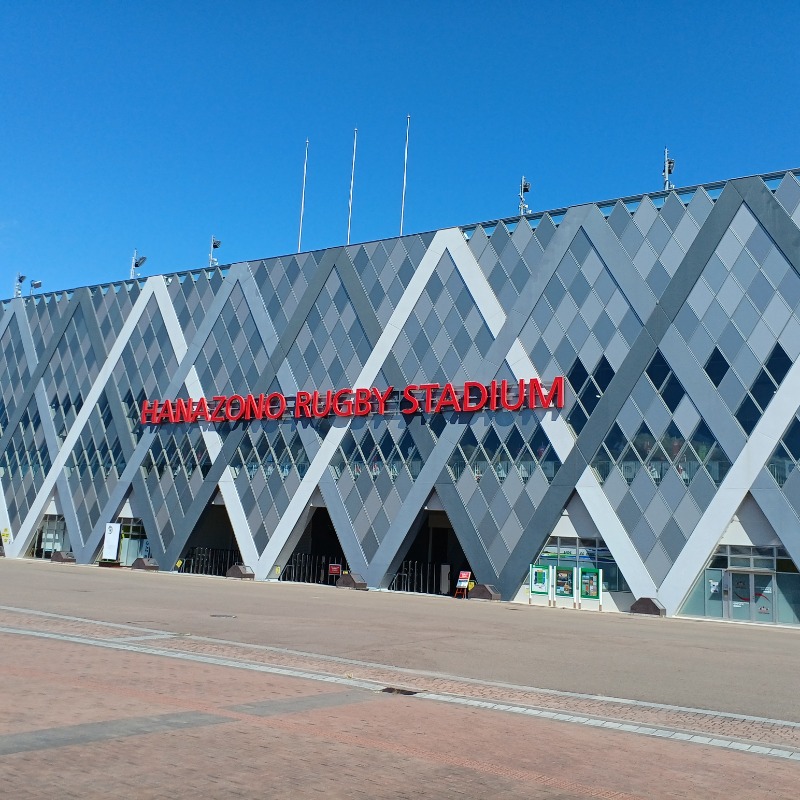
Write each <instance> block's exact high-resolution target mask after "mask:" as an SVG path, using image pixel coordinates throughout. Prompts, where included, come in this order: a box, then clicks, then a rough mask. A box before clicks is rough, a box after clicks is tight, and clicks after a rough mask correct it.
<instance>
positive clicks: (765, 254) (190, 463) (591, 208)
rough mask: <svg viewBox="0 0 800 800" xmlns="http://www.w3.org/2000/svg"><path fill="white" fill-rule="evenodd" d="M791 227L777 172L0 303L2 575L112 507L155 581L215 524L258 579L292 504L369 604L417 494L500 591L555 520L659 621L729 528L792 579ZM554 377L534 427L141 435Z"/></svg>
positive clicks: (392, 425) (458, 424)
mask: <svg viewBox="0 0 800 800" xmlns="http://www.w3.org/2000/svg"><path fill="white" fill-rule="evenodd" d="M798 223H800V178H799V177H798V173H797V172H789V173H786V174H782V175H770V176H763V177H754V178H745V179H736V180H732V181H728V182H726V183H723V184H714V185H709V186H699V187H693V188H691V189H688V190H678V191H671V192H666V193H664V192H659V193H655V194H652V195H644V196H642V197H637V198H626V199H624V200H619V201H613V202H610V203H601V204H589V205H584V206H577V207H575V208H571V209H567V210H565V211H560V212H558V213H544V214H532V215H528V216H526V217H521V218H515V219H509V220H501V221H497V222H493V223H487V224H482V225H473V226H466V227H463V228H453V229H446V230H442V231H437V232H434V233H428V234H421V235H415V236H406V237H402V238H398V239H389V240H385V241H379V242H371V243H367V244H362V245H353V246H348V247H343V248H331V249H328V250H324V251H319V252H314V253H302V254H298V255H291V256H284V257H280V258H273V259H265V260H263V261H258V262H248V263H241V264H234V265H231V266H229V267H223V268H214V269H209V270H205V269H204V270H198V271H195V272H187V273H180V274H173V275H165V276H154V277H151V278H147V279H137V280H132V281H125V282H121V283H116V284H109V285H102V286H93V287H88V288H84V289H76V290H74V291H69V292H59V293H54V294H48V295H40V296H35V297H23V298H15V299H13V300H8V301H5V302H4V303H3V304H2V315H1V316H0V376H2V378H3V396H2V398H0V453H2V456H1V457H0V473H1V474H0V484H2V492H1V493H0V526H1V527H2V528H3V530H4V533H5V536H4V539H5V540H6V546H5V550H6V555H9V556H23V555H25V554H26V553H27V552H29V551H30V550H31V547H32V542H33V541H34V540H35V538H36V536H37V532H38V531H39V530H40V528H41V526H42V524H43V520H44V519H45V518H47V519H51V518H53V516H54V514H55V516H56V517H58V518H59V519H63V522H64V525H65V529H66V536H67V537H68V540H69V544H70V546H71V548H72V550H73V551H74V552H75V554H76V556H77V557H78V560H79V561H85V562H90V561H92V560H94V559H95V558H96V557H97V553H98V550H99V547H100V545H101V540H102V535H103V530H104V526H105V524H106V523H107V522H109V521H112V520H114V519H116V518H117V517H118V516H119V515H120V513H121V509H122V508H123V506H126V507H129V508H130V509H131V513H132V514H133V515H135V516H136V517H137V518H139V519H141V521H142V524H143V526H144V529H145V531H146V533H147V537H148V540H149V543H150V548H151V552H152V555H153V556H154V557H155V558H156V559H158V560H159V562H160V564H161V566H162V568H172V566H173V565H174V563H175V561H176V559H177V558H178V557H180V556H181V555H182V554H183V553H184V551H185V549H186V546H187V542H188V541H189V538H190V536H191V535H192V532H193V531H194V530H195V528H196V526H197V525H198V521H199V520H201V518H202V516H203V513H204V510H205V509H207V508H208V506H209V504H210V503H212V502H218V503H219V502H221V503H224V505H225V506H226V509H227V511H228V516H229V518H230V521H231V525H232V528H233V532H234V535H235V538H236V544H237V546H238V549H239V551H240V552H241V554H242V557H243V558H244V559H245V560H246V561H247V563H249V564H250V565H251V566H253V568H254V569H255V571H256V574H257V576H258V577H259V578H267V577H273V576H274V575H275V574H276V571H275V568H276V567H281V566H282V565H283V564H285V563H286V559H287V558H288V556H289V555H290V554H291V551H292V547H293V546H294V544H296V543H297V541H298V539H299V536H300V535H301V534H302V532H303V530H304V529H305V526H306V525H307V524H308V517H309V511H308V508H309V505H310V503H311V501H312V498H313V502H314V504H316V505H324V506H326V507H327V509H328V512H329V514H330V518H331V520H332V524H333V527H334V529H335V533H336V536H337V537H338V540H339V542H340V544H341V547H342V549H343V551H344V555H345V557H346V559H347V562H348V563H349V564H350V565H351V567H352V568H353V569H354V570H357V571H360V572H362V573H363V574H364V576H365V578H366V580H367V582H368V583H369V584H370V585H371V586H374V587H385V586H387V585H388V583H389V581H390V580H391V577H392V576H393V574H394V572H395V571H396V570H397V566H398V564H399V562H400V561H401V560H402V559H403V558H404V556H405V552H406V550H407V548H408V546H409V541H410V538H413V535H415V534H414V532H415V531H416V530H417V529H418V526H419V519H420V515H421V514H423V513H424V512H425V511H426V509H427V507H428V503H429V502H431V501H432V500H433V499H434V498H435V501H436V503H437V505H436V506H435V507H436V508H439V509H441V510H442V511H443V512H444V513H445V514H446V515H447V518H448V520H449V522H450V524H451V525H452V529H453V532H454V534H455V536H456V538H457V539H458V542H459V544H460V546H461V548H462V549H463V552H464V553H465V555H466V557H467V558H468V560H469V563H470V564H471V566H472V567H473V569H474V571H475V573H476V577H477V579H478V580H479V581H481V582H484V583H489V584H494V585H496V586H497V587H498V588H499V589H500V590H501V592H502V594H503V596H504V597H506V598H508V597H511V596H513V594H514V593H515V592H516V591H517V589H518V588H519V586H520V584H521V583H522V581H523V580H524V578H525V575H526V573H527V565H528V564H529V563H530V562H531V561H532V560H534V559H536V558H537V557H538V556H539V554H540V553H541V552H542V550H543V548H544V547H545V545H546V544H547V543H548V540H549V539H550V537H551V536H556V535H559V534H558V533H557V527H558V525H559V524H560V523H559V521H560V520H561V518H562V516H564V515H570V514H572V515H573V516H575V517H576V518H577V517H578V516H580V517H582V518H583V517H585V526H586V530H587V531H588V530H591V531H592V532H593V533H592V535H593V536H597V535H599V536H601V537H602V538H603V539H604V540H605V543H606V545H607V546H608V548H609V549H610V551H611V555H612V556H613V557H614V559H615V560H616V564H617V565H618V567H619V569H620V571H621V573H622V574H623V575H624V577H625V580H626V581H627V583H628V584H629V585H630V587H631V589H632V591H633V594H634V595H635V596H653V597H656V596H657V597H659V598H660V599H661V600H662V602H664V604H665V605H666V606H667V608H668V609H669V611H670V613H676V612H677V611H678V610H679V609H680V607H681V605H682V604H683V603H684V600H685V599H686V597H687V595H688V594H689V592H690V590H691V588H692V585H693V583H694V582H695V580H696V578H697V577H698V576H699V575H700V574H701V572H702V571H703V569H704V568H706V565H707V564H708V563H709V559H711V558H712V555H713V553H714V552H715V548H717V547H718V546H719V543H720V541H721V540H722V537H723V535H724V534H725V531H726V529H727V527H728V526H729V524H730V523H731V521H732V520H734V519H736V518H737V517H736V515H737V512H738V510H739V509H740V507H743V508H756V507H757V508H758V509H759V512H758V514H757V515H756V514H753V513H751V514H750V516H751V517H752V518H756V517H758V519H759V520H764V521H765V522H763V524H764V525H768V526H771V528H772V530H773V532H776V533H775V536H776V537H778V538H779V539H780V542H779V545H780V548H783V550H785V551H786V553H787V558H790V559H791V560H793V561H794V563H800V503H799V502H798V500H797V498H798V496H800V477H798V476H799V475H800V467H799V466H798V465H800V408H799V407H798V406H799V404H798V400H797V398H798V396H800V394H798V390H799V389H800V368H796V361H797V357H798V355H800V229H799V228H798ZM560 376H563V377H564V379H565V384H564V385H565V393H564V401H565V402H564V407H563V408H562V409H559V410H558V411H557V412H556V411H554V410H552V409H551V410H543V409H530V408H527V407H525V406H523V407H522V408H520V409H519V410H509V409H504V408H498V409H497V410H494V411H490V410H488V409H486V408H484V409H483V410H481V411H478V412H462V411H458V410H450V409H448V410H445V411H443V412H441V413H434V412H430V413H429V412H425V411H422V412H418V413H414V414H403V413H401V408H400V400H399V399H398V398H393V399H392V400H390V401H389V406H388V408H387V411H386V413H385V414H382V415H378V414H373V415H368V416H363V417H350V418H340V417H335V416H333V415H328V416H325V417H322V418H319V419H312V420H305V419H302V420H300V419H296V418H294V417H293V416H292V415H291V413H287V414H286V415H285V416H284V417H283V418H281V419H278V420H273V419H260V420H251V421H249V422H247V423H244V422H238V423H232V422H231V423H223V424H215V423H208V422H205V423H201V422H198V423H185V422H183V423H175V424H167V425H147V424H145V425H143V424H142V423H141V421H140V410H141V406H142V403H143V402H144V401H147V400H150V399H153V398H177V397H195V398H199V397H202V396H205V397H207V398H212V397H213V396H215V395H226V396H228V395H234V394H238V395H247V394H253V395H259V394H261V393H263V394H265V395H267V394H270V393H281V394H284V395H286V396H289V397H291V396H294V395H295V394H296V393H297V392H298V391H315V390H316V391H319V392H321V393H322V395H321V396H322V398H324V397H325V393H326V392H328V391H335V390H337V389H339V388H341V387H353V388H356V387H370V386H375V387H379V388H386V387H390V386H392V387H394V388H395V390H397V389H402V387H404V386H407V385H409V384H417V385H420V384H445V383H447V382H451V383H453V384H455V385H456V386H459V385H463V383H464V382H466V381H475V382H477V383H479V384H481V385H483V386H489V385H490V384H491V382H492V381H496V382H498V384H500V382H506V383H505V385H506V386H508V387H511V389H510V390H509V391H510V394H509V395H508V397H509V398H511V399H512V400H513V398H515V397H516V395H515V394H514V393H515V392H516V391H517V387H518V385H519V381H522V380H528V379H531V378H539V379H540V380H541V382H542V385H543V386H545V387H546V386H548V385H550V384H552V382H553V381H554V380H555V379H557V378H559V377H560ZM321 402H322V401H321ZM510 404H511V405H513V403H510ZM290 412H291V409H290ZM215 498H216V499H215ZM219 498H222V499H221V500H220V499H219ZM571 509H572V512H571ZM575 509H578V511H575ZM59 524H60V523H59ZM576 524H577V523H576ZM598 532H599V534H598ZM579 533H580V531H579ZM587 535H588V534H587ZM775 546H778V545H775ZM783 550H781V552H783ZM731 552H732V551H731ZM777 557H778V558H781V556H780V554H779V555H778V556H777Z"/></svg>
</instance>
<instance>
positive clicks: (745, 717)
mask: <svg viewBox="0 0 800 800" xmlns="http://www.w3.org/2000/svg"><path fill="white" fill-rule="evenodd" d="M0 611H10V612H15V613H20V614H31V615H34V616H41V617H50V618H55V619H63V620H67V621H70V622H84V623H88V624H93V625H100V626H105V627H110V628H119V629H123V630H139V631H144V632H146V633H154V634H158V633H160V634H169V635H170V636H172V637H184V638H191V639H192V640H193V641H196V642H206V643H209V644H224V645H231V646H235V647H241V648H244V649H252V650H260V651H264V652H271V653H277V654H281V655H290V656H300V657H303V658H309V659H317V660H320V661H330V662H332V663H338V664H346V665H348V666H359V667H367V668H370V669H382V670H391V671H393V672H396V673H400V674H404V675H410V676H414V677H424V678H432V679H440V680H449V681H458V682H460V683H467V684H470V685H475V686H485V687H491V688H495V689H509V690H512V691H518V692H525V693H529V694H544V695H550V696H553V697H566V698H571V699H576V700H596V701H600V702H604V703H618V704H620V705H629V706H635V707H639V708H651V709H660V710H664V711H676V712H684V713H688V714H700V715H703V716H709V717H716V718H722V719H732V720H737V721H744V722H758V723H762V724H769V725H780V726H783V727H787V728H800V722H794V721H792V720H783V719H773V718H770V717H758V716H754V715H751V714H736V713H733V712H730V711H714V710H711V709H706V708H694V707H692V706H676V705H670V704H668V703H654V702H648V701H646V700H634V699H630V698H625V697H609V696H606V695H598V694H587V693H584V692H570V691H564V690H560V689H543V688H540V687H536V686H523V685H519V684H513V683H504V682H501V681H484V680H479V679H477V678H468V677H464V676H461V675H451V674H449V673H445V672H429V671H425V670H416V669H411V668H408V667H396V666H392V665H391V664H379V663H377V662H373V661H360V660H357V659H349V658H343V657H342V656H331V655H325V654H322V653H310V652H307V651H304V650H293V649H290V648H284V647H274V646H271V645H260V644H253V643H250V642H236V641H233V640H230V639H216V638H213V637H208V636H195V635H193V634H181V633H177V632H170V631H164V630H158V629H156V628H142V627H137V626H133V625H127V624H121V623H117V622H102V621H98V620H92V619H87V618H83V617H73V616H67V615H63V614H56V613H53V612H49V611H35V610H32V609H26V608H18V607H15V606H2V605H0ZM0 630H2V629H1V628H0ZM130 638H132V637H124V639H123V641H124V640H128V639H130ZM154 638H156V637H154ZM165 638H166V637H165ZM116 641H120V639H117V640H116Z"/></svg>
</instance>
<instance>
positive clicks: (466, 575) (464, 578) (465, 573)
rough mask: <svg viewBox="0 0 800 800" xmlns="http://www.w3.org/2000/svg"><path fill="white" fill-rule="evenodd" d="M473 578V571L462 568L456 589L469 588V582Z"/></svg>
mask: <svg viewBox="0 0 800 800" xmlns="http://www.w3.org/2000/svg"><path fill="white" fill-rule="evenodd" d="M471 579H472V573H471V572H470V571H469V570H461V572H459V573H458V582H457V583H456V589H467V588H469V582H470V580H471Z"/></svg>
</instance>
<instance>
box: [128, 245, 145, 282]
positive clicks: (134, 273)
mask: <svg viewBox="0 0 800 800" xmlns="http://www.w3.org/2000/svg"><path fill="white" fill-rule="evenodd" d="M145 261H147V256H140V255H139V251H138V250H134V251H133V258H132V259H131V277H130V279H131V280H134V279H135V278H138V277H139V267H141V266H142V264H144V262H145Z"/></svg>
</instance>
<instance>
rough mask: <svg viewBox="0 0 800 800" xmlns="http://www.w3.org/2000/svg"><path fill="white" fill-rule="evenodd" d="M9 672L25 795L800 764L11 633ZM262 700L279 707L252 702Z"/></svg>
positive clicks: (730, 773)
mask: <svg viewBox="0 0 800 800" xmlns="http://www.w3.org/2000/svg"><path fill="white" fill-rule="evenodd" d="M0 673H1V674H2V676H3V684H2V686H3V696H4V698H5V701H4V704H3V706H2V711H1V712H0V718H1V719H2V720H3V733H2V735H0V752H2V753H6V754H5V755H0V781H1V782H2V786H3V791H4V795H3V796H7V797H11V798H15V800H16V799H17V798H18V799H19V800H27V799H28V798H31V799H34V798H35V799H36V800H39V798H82V799H83V800H87V799H88V798H143V799H147V798H153V799H154V800H155V799H156V798H159V799H160V798H190V797H191V798H198V797H202V798H224V797H269V798H273V797H274V798H296V797H316V796H322V795H325V796H328V797H332V798H340V797H341V798H364V799H365V800H366V799H367V798H370V799H371V798H449V797H461V798H483V797H487V796H492V797H502V798H512V800H513V799H515V798H523V797H524V798H531V797H536V798H547V799H548V800H550V799H553V800H555V799H556V798H583V797H586V798H609V799H610V800H633V799H634V798H660V797H663V798H679V797H691V798H699V797H702V798H710V799H711V798H723V797H728V796H729V795H730V787H731V786H735V787H736V792H737V794H738V795H740V796H746V797H749V798H761V797H764V798H766V797H771V798H783V797H787V798H788V797H790V796H794V794H795V787H796V785H797V780H798V777H800V768H799V767H798V766H797V765H796V764H792V763H787V762H784V761H779V760H777V759H769V758H760V757H758V756H754V755H750V754H741V753H731V752H727V751H723V750H719V749H713V748H707V747H703V746H697V745H691V744H687V743H683V742H671V741H663V740H653V739H649V738H645V737H637V736H631V735H628V734H625V733H620V732H616V731H606V730H590V729H587V728H585V727H582V726H572V725H559V724H557V723H549V722H546V721H542V720H538V719H530V718H519V717H517V716H513V715H504V714H499V713H491V712H487V711H482V710H477V709H470V708H463V707H456V706H449V705H446V704H436V703H430V702H426V701H424V700H420V699H419V698H416V697H405V696H393V695H386V694H382V693H379V692H370V691H367V690H362V691H360V692H357V691H355V690H350V689H342V688H341V687H338V686H332V685H328V684H324V683H318V682H313V681H306V680H300V679H296V678H287V677H282V676H276V675H273V674H264V673H256V672H248V671H246V670H237V669H234V668H230V667H219V666H212V665H207V664H198V663H196V662H180V663H179V664H177V665H176V664H173V663H172V662H171V661H168V660H165V659H163V658H159V657H157V656H150V655H143V654H140V653H132V652H119V651H115V650H109V649H103V648H97V647H86V646H83V645H79V644H75V643H71V642H64V641H56V640H41V639H33V638H31V637H22V636H17V635H11V634H0ZM339 694H343V695H345V697H343V698H342V700H341V702H339V703H331V700H330V698H332V697H335V696H336V695H339ZM320 697H322V700H320ZM256 701H258V703H259V706H260V708H261V711H262V712H263V711H264V710H265V709H267V708H269V705H270V703H274V704H275V707H276V710H275V713H272V714H264V713H247V712H246V711H243V710H242V708H243V706H245V707H246V706H248V705H250V706H252V704H253V703H254V702H256ZM9 707H13V708H14V709H15V711H16V712H17V713H21V714H22V717H21V719H20V718H16V719H17V722H20V721H24V723H25V728H26V730H27V732H28V733H27V735H25V736H21V735H17V737H14V728H15V727H16V724H15V721H14V719H8V718H7V710H8V708H9ZM87 719H92V720H93V723H94V725H93V727H92V728H91V733H92V735H91V737H88V738H87V733H86V720H87ZM180 719H185V720H186V724H185V725H184V726H182V727H181V726H179V725H178V721H179V720H180ZM148 724H149V725H150V726H151V727H154V728H156V730H153V731H152V732H141V733H137V732H136V729H137V726H138V728H140V729H141V728H143V727H144V726H146V725H148ZM176 725H177V727H176ZM158 728H160V729H158ZM15 741H17V742H19V743H20V745H19V746H20V747H21V748H22V747H24V750H22V751H21V752H13V750H14V742H15ZM9 751H10V752H9Z"/></svg>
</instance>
